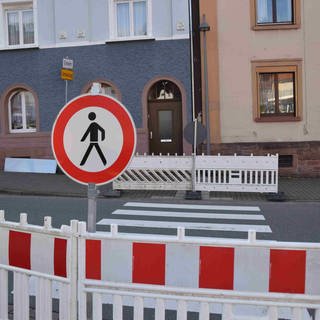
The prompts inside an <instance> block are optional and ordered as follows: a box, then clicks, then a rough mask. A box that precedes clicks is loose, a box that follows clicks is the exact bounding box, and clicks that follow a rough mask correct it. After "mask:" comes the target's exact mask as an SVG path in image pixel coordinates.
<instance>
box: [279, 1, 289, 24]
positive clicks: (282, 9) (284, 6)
mask: <svg viewBox="0 0 320 320" xmlns="http://www.w3.org/2000/svg"><path fill="white" fill-rule="evenodd" d="M291 21H292V0H277V22H291Z"/></svg>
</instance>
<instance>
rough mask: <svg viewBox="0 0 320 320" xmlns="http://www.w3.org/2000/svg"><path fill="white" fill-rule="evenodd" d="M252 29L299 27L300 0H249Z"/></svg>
mask: <svg viewBox="0 0 320 320" xmlns="http://www.w3.org/2000/svg"><path fill="white" fill-rule="evenodd" d="M251 11H252V20H253V21H252V22H253V29H255V30H259V29H282V28H285V29H288V28H299V27H300V0H251Z"/></svg>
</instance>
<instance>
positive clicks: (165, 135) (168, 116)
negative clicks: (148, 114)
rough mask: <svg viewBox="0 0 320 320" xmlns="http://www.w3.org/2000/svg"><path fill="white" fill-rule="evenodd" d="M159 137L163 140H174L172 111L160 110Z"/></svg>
mask: <svg viewBox="0 0 320 320" xmlns="http://www.w3.org/2000/svg"><path fill="white" fill-rule="evenodd" d="M158 118H159V137H160V141H161V142H172V111H171V110H161V111H158Z"/></svg>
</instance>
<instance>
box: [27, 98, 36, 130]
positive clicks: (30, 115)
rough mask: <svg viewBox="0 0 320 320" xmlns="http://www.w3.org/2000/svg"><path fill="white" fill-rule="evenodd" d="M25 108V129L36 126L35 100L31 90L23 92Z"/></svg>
mask: <svg viewBox="0 0 320 320" xmlns="http://www.w3.org/2000/svg"><path fill="white" fill-rule="evenodd" d="M24 98H25V108H26V129H31V128H32V129H35V128H36V109H35V101H34V97H33V95H32V93H31V92H24Z"/></svg>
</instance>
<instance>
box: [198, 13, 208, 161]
mask: <svg viewBox="0 0 320 320" xmlns="http://www.w3.org/2000/svg"><path fill="white" fill-rule="evenodd" d="M199 29H200V31H202V32H203V73H204V83H205V111H206V133H207V139H206V141H207V143H206V147H207V155H210V153H211V152H210V149H211V141H210V117H209V89H208V61H207V36H206V32H207V31H210V26H209V25H208V24H207V22H206V15H205V14H204V15H203V16H202V23H201V25H200V28H199Z"/></svg>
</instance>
